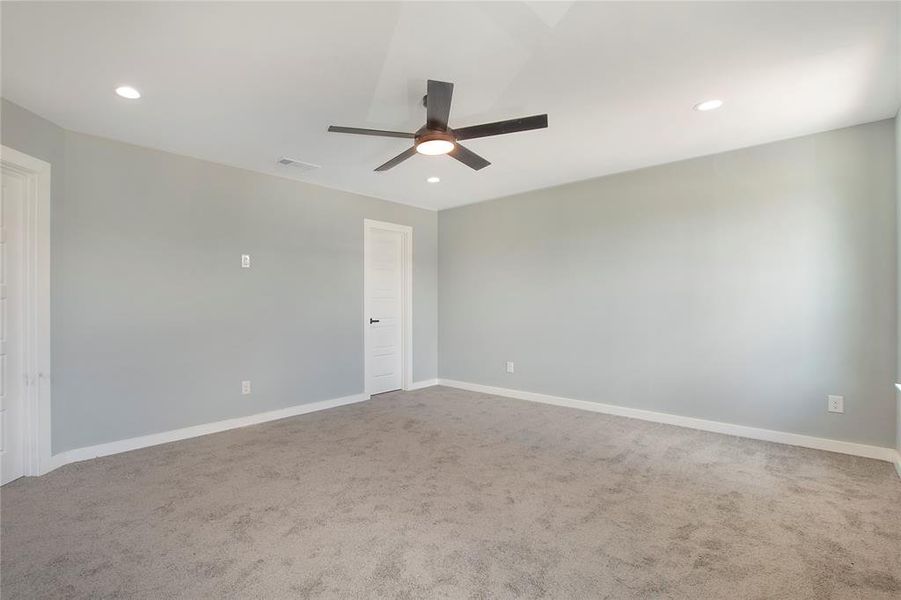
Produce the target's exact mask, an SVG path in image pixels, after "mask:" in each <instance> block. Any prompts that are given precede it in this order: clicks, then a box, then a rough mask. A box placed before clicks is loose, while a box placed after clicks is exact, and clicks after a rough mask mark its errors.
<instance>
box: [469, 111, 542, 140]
mask: <svg viewBox="0 0 901 600" xmlns="http://www.w3.org/2000/svg"><path fill="white" fill-rule="evenodd" d="M545 127H547V115H534V116H532V117H520V118H519V119H508V120H506V121H497V122H496V123H485V124H483V125H473V126H472V127H462V128H460V129H454V137H456V138H457V139H458V140H471V139H473V138H480V137H488V136H490V135H503V134H505V133H516V132H517V131H529V130H530V129H544V128H545Z"/></svg>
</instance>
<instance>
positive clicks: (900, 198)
mask: <svg viewBox="0 0 901 600" xmlns="http://www.w3.org/2000/svg"><path fill="white" fill-rule="evenodd" d="M898 24H899V27H901V8H899V11H898ZM895 176H896V179H895V194H896V195H897V208H898V211H897V220H896V223H901V110H899V111H898V114H897V115H895ZM897 260H898V322H897V325H898V329H897V344H898V350H897V352H898V354H897V358H898V366H897V370H896V371H895V382H896V383H898V382H901V231H899V232H898V255H897ZM895 401H896V403H897V411H896V413H895V428H896V430H895V447H896V449H897V450H898V452H901V390H898V388H895Z"/></svg>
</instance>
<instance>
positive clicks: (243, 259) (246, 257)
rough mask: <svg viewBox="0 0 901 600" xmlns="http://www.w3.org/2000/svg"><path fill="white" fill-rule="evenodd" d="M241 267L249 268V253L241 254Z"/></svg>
mask: <svg viewBox="0 0 901 600" xmlns="http://www.w3.org/2000/svg"><path fill="white" fill-rule="evenodd" d="M241 268H242V269H249V268H250V255H249V254H242V255H241Z"/></svg>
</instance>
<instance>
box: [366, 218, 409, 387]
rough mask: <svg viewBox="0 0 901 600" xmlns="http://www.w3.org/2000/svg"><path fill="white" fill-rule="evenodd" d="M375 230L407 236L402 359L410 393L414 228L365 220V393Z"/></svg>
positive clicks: (405, 381) (404, 384) (403, 375)
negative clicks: (370, 256)
mask: <svg viewBox="0 0 901 600" xmlns="http://www.w3.org/2000/svg"><path fill="white" fill-rule="evenodd" d="M371 229H385V230H388V231H397V232H399V233H401V234H402V235H403V244H404V250H403V266H402V268H403V271H404V277H403V282H404V283H403V285H404V289H403V292H402V294H401V296H402V305H403V306H402V307H401V312H402V315H401V328H402V329H403V331H402V332H401V340H402V341H403V343H402V348H401V353H402V357H403V358H402V359H401V369H402V370H403V374H402V376H401V385H402V387H401V389H403V390H409V389H411V388H412V386H413V228H412V227H410V226H409V225H398V224H396V223H387V222H385V221H375V220H373V219H363V390H364V391H365V392H366V393H369V390H368V389H367V386H368V385H369V356H368V352H367V350H366V349H367V348H368V347H369V345H368V342H369V317H370V312H369V281H368V276H367V273H366V271H367V268H366V265H367V264H368V263H367V262H366V252H367V250H368V249H369V231H370V230H371Z"/></svg>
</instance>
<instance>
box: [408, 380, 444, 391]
mask: <svg viewBox="0 0 901 600" xmlns="http://www.w3.org/2000/svg"><path fill="white" fill-rule="evenodd" d="M435 385H438V380H437V379H424V380H423V381H415V382H413V383H412V384H410V385H409V386H407V391H410V392H412V391H413V390H422V389H425V388H429V387H432V386H435Z"/></svg>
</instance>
